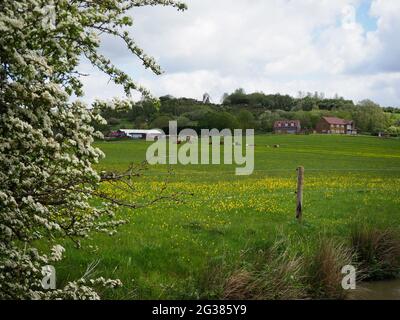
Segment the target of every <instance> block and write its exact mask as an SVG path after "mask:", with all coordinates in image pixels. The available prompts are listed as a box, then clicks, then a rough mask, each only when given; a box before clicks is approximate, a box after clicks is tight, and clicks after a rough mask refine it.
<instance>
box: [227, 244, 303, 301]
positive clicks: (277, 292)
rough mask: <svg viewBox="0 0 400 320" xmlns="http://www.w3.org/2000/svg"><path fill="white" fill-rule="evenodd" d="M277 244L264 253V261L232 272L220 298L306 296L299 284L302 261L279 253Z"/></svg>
mask: <svg viewBox="0 0 400 320" xmlns="http://www.w3.org/2000/svg"><path fill="white" fill-rule="evenodd" d="M278 247H279V243H278V245H274V246H273V247H272V249H271V250H268V252H266V253H265V255H266V256H265V263H264V264H261V265H260V266H256V267H255V266H253V268H250V270H247V269H245V268H243V269H241V270H238V271H236V272H234V273H233V274H232V275H231V276H230V277H229V278H228V280H227V281H226V283H225V286H224V293H223V298H224V299H229V300H294V299H303V298H305V297H306V294H307V293H306V290H305V286H304V285H303V283H302V280H303V276H302V275H303V274H304V260H303V259H302V258H300V257H298V256H293V255H290V254H289V251H288V250H284V252H279V250H278Z"/></svg>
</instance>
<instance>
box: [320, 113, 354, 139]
mask: <svg viewBox="0 0 400 320" xmlns="http://www.w3.org/2000/svg"><path fill="white" fill-rule="evenodd" d="M316 131H317V133H325V134H349V135H353V134H357V129H356V127H355V123H354V121H351V120H344V119H340V118H335V117H323V118H322V119H321V120H320V121H319V122H318V123H317V126H316Z"/></svg>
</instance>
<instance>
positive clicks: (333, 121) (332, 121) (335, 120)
mask: <svg viewBox="0 0 400 320" xmlns="http://www.w3.org/2000/svg"><path fill="white" fill-rule="evenodd" d="M323 119H324V120H325V121H326V122H328V123H329V124H336V125H346V124H351V123H352V121H348V120H344V119H340V118H336V117H323Z"/></svg>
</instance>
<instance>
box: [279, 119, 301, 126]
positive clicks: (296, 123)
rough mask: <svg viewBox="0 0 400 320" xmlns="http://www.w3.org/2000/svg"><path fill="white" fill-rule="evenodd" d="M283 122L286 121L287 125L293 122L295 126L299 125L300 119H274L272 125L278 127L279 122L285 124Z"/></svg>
mask: <svg viewBox="0 0 400 320" xmlns="http://www.w3.org/2000/svg"><path fill="white" fill-rule="evenodd" d="M285 123H288V124H289V125H290V124H291V123H294V124H295V126H296V127H300V120H280V121H275V124H274V127H278V126H279V124H280V125H281V126H282V125H283V126H284V125H285Z"/></svg>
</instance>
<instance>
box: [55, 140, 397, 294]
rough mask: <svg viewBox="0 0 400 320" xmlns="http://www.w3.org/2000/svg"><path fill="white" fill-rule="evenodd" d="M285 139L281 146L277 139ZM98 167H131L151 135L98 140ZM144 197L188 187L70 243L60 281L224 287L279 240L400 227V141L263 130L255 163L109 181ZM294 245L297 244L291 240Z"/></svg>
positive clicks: (132, 287) (313, 241) (190, 290)
mask: <svg viewBox="0 0 400 320" xmlns="http://www.w3.org/2000/svg"><path fill="white" fill-rule="evenodd" d="M276 144H279V146H280V148H274V147H273V145H276ZM96 145H97V147H99V148H100V149H101V150H103V152H104V153H105V154H106V158H105V159H104V160H102V161H101V163H99V164H98V165H97V169H98V170H107V171H110V170H112V171H124V170H125V169H126V168H127V167H129V165H130V164H131V163H141V162H143V161H144V160H145V153H146V149H147V147H148V146H149V143H147V142H144V141H113V142H97V143H96ZM300 165H302V166H304V167H305V187H304V221H303V223H301V224H300V223H298V222H297V221H296V219H295V207H296V195H295V190H296V168H297V167H298V166H300ZM102 188H103V189H104V190H108V191H109V192H112V193H118V192H119V193H120V196H121V197H123V198H125V199H127V200H129V201H133V202H135V203H139V204H146V203H149V202H151V201H152V200H154V199H156V198H157V197H159V196H160V194H165V195H169V194H175V193H181V194H180V196H179V197H178V198H179V201H178V202H177V201H171V200H163V201H159V202H157V203H155V204H154V205H151V206H149V207H144V208H141V209H137V210H131V209H126V208H122V209H120V211H119V212H118V216H119V217H122V218H123V219H127V220H128V221H129V222H128V223H127V224H126V225H124V226H122V227H121V228H120V229H119V232H118V233H117V234H116V235H114V236H107V235H103V234H94V235H93V236H92V237H91V238H90V239H87V240H84V241H83V242H82V245H83V247H82V249H80V250H77V249H76V248H75V247H74V245H73V243H70V242H66V243H64V244H63V245H64V246H65V247H66V249H67V251H66V257H65V259H64V260H63V261H62V262H60V263H59V264H58V265H57V266H56V267H57V279H58V283H59V285H61V284H63V283H65V282H67V281H70V280H74V279H76V278H79V277H80V276H82V275H83V274H84V273H85V271H86V270H87V268H88V266H91V267H94V266H95V268H94V269H93V271H92V274H91V276H104V277H110V278H118V279H120V280H121V281H122V282H123V283H124V286H123V287H122V288H118V289H114V290H107V291H104V292H103V298H106V299H200V298H202V299H210V298H221V295H223V293H222V290H223V289H222V287H223V284H221V283H223V281H224V280H226V279H227V278H228V277H229V275H231V274H232V272H235V270H245V269H246V268H248V267H249V266H251V265H254V264H257V263H259V262H260V259H261V260H262V259H263V255H264V253H265V250H266V249H267V248H270V247H271V246H274V245H276V244H278V245H279V246H284V247H285V250H287V252H290V254H293V255H295V256H296V255H298V254H301V255H305V256H307V255H309V254H310V252H313V250H315V248H316V247H318V246H319V244H320V243H321V242H322V241H324V240H323V239H335V240H337V241H340V242H343V243H344V244H347V242H348V241H349V240H348V239H349V235H350V232H351V230H352V229H353V228H354V227H355V226H357V225H367V226H374V227H376V228H388V227H390V228H394V229H397V228H398V226H400V197H399V195H400V140H396V139H379V138H376V137H361V136H360V137H348V136H319V135H310V136H275V135H262V136H257V137H256V146H255V172H254V174H253V175H251V176H243V177H238V176H235V166H234V165H221V166H215V165H198V166H182V165H177V166H171V167H169V166H150V167H149V168H148V169H147V170H145V171H144V172H143V173H142V176H141V177H138V178H136V182H135V191H134V192H131V193H127V192H125V193H124V192H122V191H119V190H116V189H115V187H113V186H111V185H108V184H105V185H103V187H102ZM285 252H286V251H285Z"/></svg>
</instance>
